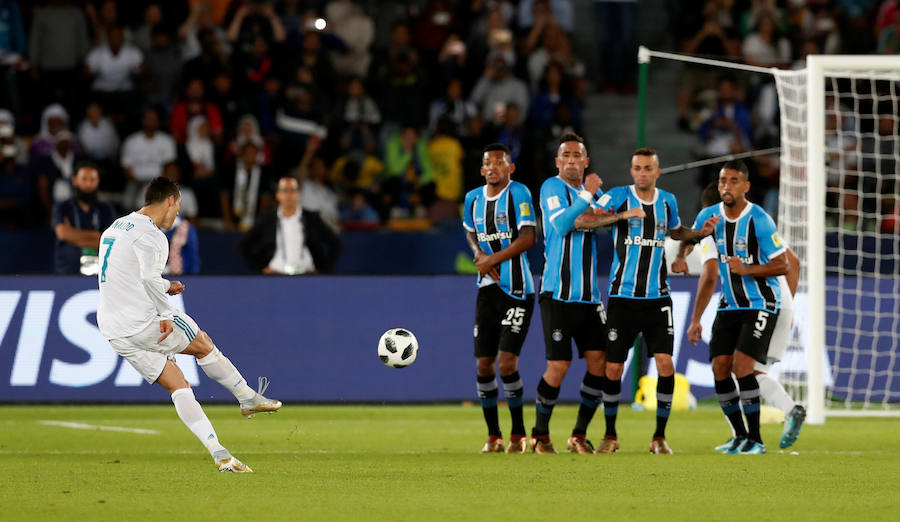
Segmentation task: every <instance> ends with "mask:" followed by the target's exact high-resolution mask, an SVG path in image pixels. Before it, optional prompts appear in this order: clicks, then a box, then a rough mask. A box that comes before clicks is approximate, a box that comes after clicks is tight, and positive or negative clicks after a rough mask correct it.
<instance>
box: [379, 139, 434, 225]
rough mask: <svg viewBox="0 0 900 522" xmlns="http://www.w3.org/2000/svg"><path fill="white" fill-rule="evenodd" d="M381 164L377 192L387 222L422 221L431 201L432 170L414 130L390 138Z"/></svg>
mask: <svg viewBox="0 0 900 522" xmlns="http://www.w3.org/2000/svg"><path fill="white" fill-rule="evenodd" d="M384 164H385V170H384V180H383V181H382V183H381V192H382V196H383V202H384V203H385V208H386V209H389V211H390V216H391V218H406V217H410V214H413V215H414V216H415V217H425V209H426V208H427V207H428V205H430V203H431V201H432V199H433V198H434V169H433V167H432V165H431V158H430V157H429V155H428V144H427V143H426V142H425V140H424V139H422V138H421V137H420V136H419V131H418V129H416V128H415V127H412V126H407V127H406V128H404V129H402V130H400V131H398V132H396V133H394V135H393V136H391V138H390V140H388V143H387V146H386V147H385V161H384Z"/></svg>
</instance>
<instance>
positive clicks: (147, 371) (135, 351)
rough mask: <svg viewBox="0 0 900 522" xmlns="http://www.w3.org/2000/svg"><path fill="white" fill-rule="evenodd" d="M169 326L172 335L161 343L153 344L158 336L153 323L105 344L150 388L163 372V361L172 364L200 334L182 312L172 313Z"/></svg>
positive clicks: (157, 325)
mask: <svg viewBox="0 0 900 522" xmlns="http://www.w3.org/2000/svg"><path fill="white" fill-rule="evenodd" d="M172 326H174V328H173V330H172V333H170V334H169V336H168V337H166V338H165V339H164V340H163V342H162V343H157V342H156V340H157V339H159V336H160V335H162V334H161V333H160V332H159V321H153V322H151V323H150V324H148V325H147V327H146V328H144V329H143V330H141V331H140V332H138V333H136V334H134V335H131V336H129V337H120V338H118V339H110V340H109V344H110V345H111V346H112V347H113V350H115V351H116V353H118V354H119V355H121V356H122V357H124V358H125V360H126V361H128V362H129V363H130V364H131V366H133V367H134V369H135V370H137V372H138V373H139V374H141V377H143V378H144V379H145V380H146V381H147V382H148V383H150V384H153V383H154V382H156V379H158V378H159V374H161V373H162V371H163V368H165V366H166V360H167V359H171V360H175V354H176V353H181V352H183V351H184V349H185V348H187V347H188V345H189V344H191V342H192V341H193V340H194V337H195V336H196V335H197V333H198V332H200V327H199V326H197V323H195V322H194V320H193V319H191V316H189V315H187V314H185V313H183V312H175V314H174V315H173V318H172Z"/></svg>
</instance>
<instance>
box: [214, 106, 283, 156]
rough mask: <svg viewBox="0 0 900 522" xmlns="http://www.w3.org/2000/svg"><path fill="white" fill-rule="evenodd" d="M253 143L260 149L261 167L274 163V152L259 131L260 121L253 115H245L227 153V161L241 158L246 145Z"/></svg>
mask: <svg viewBox="0 0 900 522" xmlns="http://www.w3.org/2000/svg"><path fill="white" fill-rule="evenodd" d="M247 142H253V143H254V144H256V147H257V148H258V149H259V158H258V160H257V162H258V163H259V164H260V165H268V164H269V163H271V162H272V151H271V149H270V147H269V145H268V144H267V143H266V142H265V141H264V140H263V137H262V134H260V131H259V121H258V120H257V119H256V116H254V115H252V114H244V115H243V116H241V118H240V119H239V120H238V123H237V126H236V129H235V136H234V139H233V140H231V142H230V143H229V144H228V150H227V151H226V152H225V161H226V162H228V161H232V160H233V159H234V158H236V157H238V156H240V154H241V149H243V148H244V144H245V143H247Z"/></svg>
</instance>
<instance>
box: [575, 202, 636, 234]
mask: <svg viewBox="0 0 900 522" xmlns="http://www.w3.org/2000/svg"><path fill="white" fill-rule="evenodd" d="M646 216H647V214H646V213H645V212H644V209H643V208H641V207H634V208H629V209H628V210H626V211H625V212H617V213H615V214H610V213H607V212H604V211H603V209H599V208H595V209H593V210H588V211H587V212H585V213H584V214H582V215H580V216H578V218H577V219H576V220H575V228H577V229H591V228H600V227H605V226H607V225H612V224H613V223H615V222H616V221H621V220H623V219H631V218H638V219H641V218H644V217H646Z"/></svg>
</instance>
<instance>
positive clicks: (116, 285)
mask: <svg viewBox="0 0 900 522" xmlns="http://www.w3.org/2000/svg"><path fill="white" fill-rule="evenodd" d="M99 254H100V271H99V273H98V275H97V280H98V283H99V285H100V306H99V307H98V309H97V325H98V326H99V327H100V333H102V334H103V337H105V338H106V339H118V338H120V337H128V336H130V335H134V334H136V333H138V332H140V331H141V330H143V329H144V328H146V327H147V325H149V324H150V323H151V322H153V321H159V320H163V319H169V320H170V319H172V308H171V307H170V306H169V302H168V298H167V297H166V292H167V291H168V290H169V281H167V280H165V279H163V277H162V271H163V268H164V267H165V266H166V259H168V257H169V243H168V241H167V240H166V236H165V234H163V233H162V231H160V229H159V228H158V227H157V226H156V224H155V223H154V222H153V220H152V219H150V217H148V216H145V215H144V214H139V213H137V212H132V213H131V214H128V215H127V216H123V217H120V218H119V219H117V220H115V221H114V222H113V224H112V225H110V227H109V228H107V229H106V230H105V231H104V232H103V235H102V236H100V252H99Z"/></svg>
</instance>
